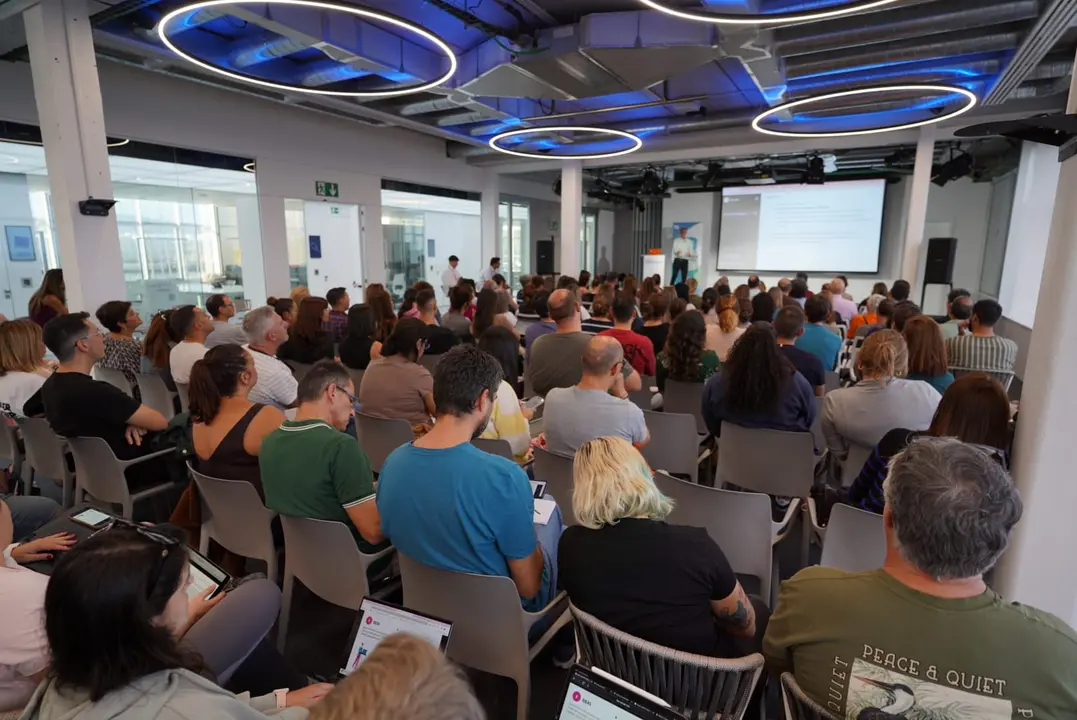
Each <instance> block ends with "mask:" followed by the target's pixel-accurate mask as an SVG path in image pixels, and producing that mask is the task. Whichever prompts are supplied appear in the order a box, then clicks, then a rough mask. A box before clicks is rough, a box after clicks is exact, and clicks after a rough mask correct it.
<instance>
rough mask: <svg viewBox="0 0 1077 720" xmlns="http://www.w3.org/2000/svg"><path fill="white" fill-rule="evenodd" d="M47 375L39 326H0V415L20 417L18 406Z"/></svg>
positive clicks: (19, 322) (19, 323)
mask: <svg viewBox="0 0 1077 720" xmlns="http://www.w3.org/2000/svg"><path fill="white" fill-rule="evenodd" d="M51 374H52V368H50V367H49V366H48V363H46V362H45V343H44V341H43V340H42V339H41V326H40V325H38V324H37V323H35V322H33V321H32V320H27V319H25V318H23V319H21V320H9V321H7V322H6V323H4V324H3V325H0V411H2V412H4V413H6V414H8V415H16V416H20V417H21V416H23V411H22V406H23V405H24V404H25V403H26V401H27V400H29V399H30V397H31V396H32V395H34V393H36V392H37V391H38V390H40V389H41V386H42V385H44V384H45V379H46V378H47V377H48V376H49V375H51Z"/></svg>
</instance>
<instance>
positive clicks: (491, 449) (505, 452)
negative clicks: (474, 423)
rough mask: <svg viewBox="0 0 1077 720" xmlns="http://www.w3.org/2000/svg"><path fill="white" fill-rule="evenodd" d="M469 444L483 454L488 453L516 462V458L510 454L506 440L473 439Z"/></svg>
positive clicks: (510, 449)
mask: <svg viewBox="0 0 1077 720" xmlns="http://www.w3.org/2000/svg"><path fill="white" fill-rule="evenodd" d="M471 444H472V445H474V446H475V447H477V448H478V449H479V450H482V451H483V452H487V453H490V454H491V455H498V456H500V457H503V458H507V459H509V460H512V461H513V462H516V456H515V455H513V454H512V446H511V445H509V441H508V440H500V439H496V440H495V439H493V438H475V439H474V440H472V441H471Z"/></svg>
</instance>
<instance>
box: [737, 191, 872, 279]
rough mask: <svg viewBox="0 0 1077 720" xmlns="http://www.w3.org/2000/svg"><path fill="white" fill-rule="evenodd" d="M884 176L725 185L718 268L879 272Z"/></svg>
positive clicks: (768, 270) (764, 270) (767, 270)
mask: <svg viewBox="0 0 1077 720" xmlns="http://www.w3.org/2000/svg"><path fill="white" fill-rule="evenodd" d="M885 190H886V181H885V180H850V181H847V182H832V183H827V184H826V185H769V186H749V187H733V188H725V189H724V190H722V230H721V235H720V238H719V242H718V269H721V270H725V271H729V270H755V271H759V272H794V271H798V270H803V271H804V272H812V271H815V272H821V271H827V272H849V273H858V272H865V273H871V272H878V270H879V241H880V238H881V236H882V224H883V196H884V194H885Z"/></svg>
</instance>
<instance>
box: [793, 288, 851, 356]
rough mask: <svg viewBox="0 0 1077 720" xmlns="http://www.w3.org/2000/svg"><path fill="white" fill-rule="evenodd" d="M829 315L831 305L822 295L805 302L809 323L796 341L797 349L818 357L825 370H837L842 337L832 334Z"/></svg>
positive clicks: (806, 317)
mask: <svg viewBox="0 0 1077 720" xmlns="http://www.w3.org/2000/svg"><path fill="white" fill-rule="evenodd" d="M829 315H830V304H829V302H828V301H827V299H826V298H825V297H823V295H822V294H821V293H820V294H819V295H812V296H811V297H810V298H808V299H807V300H805V301H804V316H805V319H806V320H807V323H806V324H805V325H804V327H803V332H802V333H801V334H800V337H798V338H797V341H796V347H797V349H798V350H803V351H804V352H806V353H811V354H812V355H814V356H815V357H817V358H818V359H819V362H820V363H822V365H823V369H824V370H833V369H835V368H836V367H837V366H838V355H839V354H840V353H841V336H840V335H835V334H834V333H832V332H830V328H828V327H827V325H826V321H827V317H828V316H829Z"/></svg>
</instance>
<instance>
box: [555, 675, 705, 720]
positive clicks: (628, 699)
mask: <svg viewBox="0 0 1077 720" xmlns="http://www.w3.org/2000/svg"><path fill="white" fill-rule="evenodd" d="M557 720H684V717H683V716H681V715H680V714H678V713H676V712H674V711H673V710H672V709H671V708H670V707H669V705H667V704H666V703H664V702H663V701H662V700H660V699H659V698H657V697H655V696H654V695H651V694H649V693H646V692H643V691H642V690H640V689H639V688H636V687H633V686H632V685H629V684H628V683H626V682H623V681H621V680H618V679H617V678H615V677H613V676H612V675H609V674H607V673H604V672H602V671H601V670H598V669H597V668H586V667H584V666H582V665H575V666H573V668H572V671H571V672H570V673H569V676H568V687H567V688H566V690H565V698H564V700H563V701H562V702H561V711H560V713H559V714H558V716H557Z"/></svg>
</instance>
